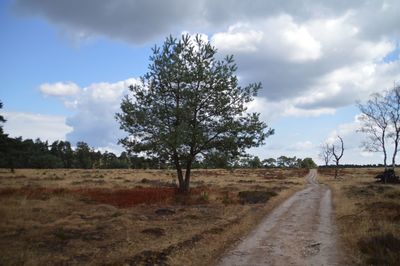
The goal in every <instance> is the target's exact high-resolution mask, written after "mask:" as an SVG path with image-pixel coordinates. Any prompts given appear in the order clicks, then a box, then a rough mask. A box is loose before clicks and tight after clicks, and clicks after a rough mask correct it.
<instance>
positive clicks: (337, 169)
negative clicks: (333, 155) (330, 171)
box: [335, 161, 339, 179]
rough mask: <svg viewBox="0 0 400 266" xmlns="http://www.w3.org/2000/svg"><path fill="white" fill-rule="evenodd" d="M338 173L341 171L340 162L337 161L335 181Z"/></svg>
mask: <svg viewBox="0 0 400 266" xmlns="http://www.w3.org/2000/svg"><path fill="white" fill-rule="evenodd" d="M338 171H339V162H338V161H336V167H335V179H336V178H337V176H338Z"/></svg>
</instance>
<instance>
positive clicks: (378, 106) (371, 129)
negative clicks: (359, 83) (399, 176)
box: [358, 93, 394, 170]
mask: <svg viewBox="0 0 400 266" xmlns="http://www.w3.org/2000/svg"><path fill="white" fill-rule="evenodd" d="M358 108H359V109H360V111H361V113H362V115H361V122H362V126H361V128H360V129H359V130H358V131H359V132H362V133H365V134H366V135H367V137H368V139H367V140H366V141H364V142H363V143H362V146H363V147H364V149H365V150H366V151H370V152H380V151H381V152H382V153H383V165H384V166H385V170H386V169H387V138H388V137H389V134H388V131H389V123H390V111H389V105H388V97H386V95H382V94H380V93H375V94H372V95H371V98H370V99H369V100H368V101H367V102H366V103H365V104H361V103H360V104H358ZM393 115H394V114H393Z"/></svg>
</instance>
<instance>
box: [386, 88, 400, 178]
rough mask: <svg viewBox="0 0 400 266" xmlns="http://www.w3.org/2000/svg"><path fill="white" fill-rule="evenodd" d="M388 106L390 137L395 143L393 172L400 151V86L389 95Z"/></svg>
mask: <svg viewBox="0 0 400 266" xmlns="http://www.w3.org/2000/svg"><path fill="white" fill-rule="evenodd" d="M387 104H388V107H389V118H390V124H391V127H392V131H393V132H392V133H391V134H390V136H391V137H392V141H393V145H394V148H393V155H392V168H393V171H394V170H395V168H396V156H397V151H398V149H399V141H400V86H399V85H397V86H396V84H395V85H394V87H393V89H392V90H390V91H389V93H388V94H387Z"/></svg>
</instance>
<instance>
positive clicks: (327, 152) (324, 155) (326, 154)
mask: <svg viewBox="0 0 400 266" xmlns="http://www.w3.org/2000/svg"><path fill="white" fill-rule="evenodd" d="M320 149H321V152H320V153H319V157H320V158H321V159H322V160H324V162H325V166H328V164H329V161H330V160H331V159H332V151H331V149H330V147H329V144H328V143H324V144H322V145H321V147H320Z"/></svg>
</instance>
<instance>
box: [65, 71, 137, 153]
mask: <svg viewBox="0 0 400 266" xmlns="http://www.w3.org/2000/svg"><path fill="white" fill-rule="evenodd" d="M137 82H138V81H137V79H134V78H130V79H126V80H123V81H119V82H115V83H108V82H99V83H93V84H90V85H89V86H87V87H84V88H82V90H81V93H79V94H77V95H75V96H73V97H69V98H68V99H64V104H65V106H67V107H69V108H71V109H72V110H74V111H75V113H74V115H72V116H70V117H68V118H67V119H66V124H67V125H68V126H70V127H71V128H72V131H70V132H69V133H68V134H67V140H69V141H71V142H72V143H76V142H77V141H85V142H87V143H88V144H89V145H91V146H93V147H98V148H99V149H100V148H101V147H103V148H101V149H102V150H106V149H108V150H109V151H119V150H118V148H117V145H116V143H117V141H118V138H121V137H122V136H123V135H124V134H123V132H122V131H121V130H119V124H118V123H117V121H116V120H115V114H116V113H117V112H119V106H120V104H121V99H122V97H123V95H124V94H126V92H127V91H128V88H129V86H130V85H133V84H135V83H137Z"/></svg>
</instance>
